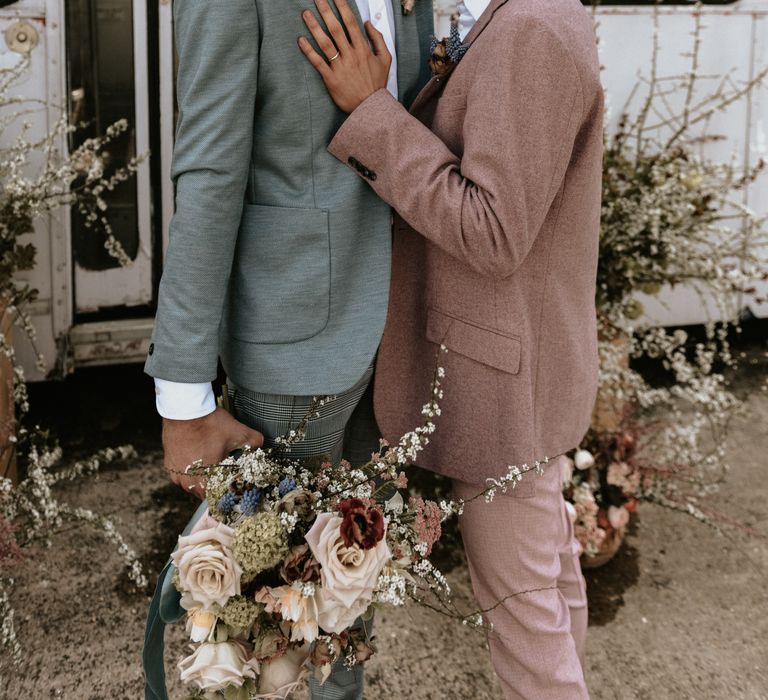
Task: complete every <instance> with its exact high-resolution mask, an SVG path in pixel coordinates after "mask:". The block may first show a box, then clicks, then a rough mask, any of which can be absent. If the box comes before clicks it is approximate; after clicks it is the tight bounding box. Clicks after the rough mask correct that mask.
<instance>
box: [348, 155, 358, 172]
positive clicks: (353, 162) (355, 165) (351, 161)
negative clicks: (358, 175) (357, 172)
mask: <svg viewBox="0 0 768 700" xmlns="http://www.w3.org/2000/svg"><path fill="white" fill-rule="evenodd" d="M347 163H349V164H350V165H351V166H352V167H353V168H358V169H359V167H360V164H359V163H358V162H357V159H356V158H353V157H352V156H350V157H349V158H348V159H347Z"/></svg>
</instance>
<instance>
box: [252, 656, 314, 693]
mask: <svg viewBox="0 0 768 700" xmlns="http://www.w3.org/2000/svg"><path fill="white" fill-rule="evenodd" d="M309 648H310V645H309V644H304V645H303V646H301V647H299V648H298V649H289V650H288V651H287V652H285V654H283V655H282V656H280V657H279V658H277V659H275V660H274V661H268V662H266V663H263V664H262V665H261V672H260V674H259V691H258V692H259V694H258V695H257V696H256V697H257V698H262V699H263V700H266V699H267V698H275V699H278V698H287V697H288V696H289V695H290V694H291V693H292V692H293V691H294V690H296V689H297V688H298V687H299V685H301V682H302V681H303V680H304V677H305V676H306V675H307V673H308V669H307V668H306V666H305V663H306V661H307V659H308V658H309Z"/></svg>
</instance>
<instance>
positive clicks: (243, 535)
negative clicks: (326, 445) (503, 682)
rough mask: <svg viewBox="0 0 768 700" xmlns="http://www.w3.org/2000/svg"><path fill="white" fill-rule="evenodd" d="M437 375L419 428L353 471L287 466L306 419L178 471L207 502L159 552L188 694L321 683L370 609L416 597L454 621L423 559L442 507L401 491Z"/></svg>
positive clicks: (363, 644) (352, 657)
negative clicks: (180, 621) (166, 558)
mask: <svg viewBox="0 0 768 700" xmlns="http://www.w3.org/2000/svg"><path fill="white" fill-rule="evenodd" d="M443 374H444V373H443V370H442V369H440V368H438V370H437V371H436V374H435V378H434V381H433V384H432V397H431V401H430V402H429V403H428V404H427V405H425V406H424V408H423V415H424V419H425V420H424V424H423V425H422V426H420V427H419V428H417V429H416V430H414V431H413V432H412V433H409V434H407V435H405V436H404V437H403V438H402V439H401V441H400V443H399V444H398V445H396V446H388V445H387V444H386V443H382V448H381V451H380V452H379V453H377V454H374V455H372V458H371V460H370V461H369V462H368V463H367V464H365V465H363V466H361V467H353V466H352V465H350V464H349V463H347V462H344V461H342V462H341V464H339V465H333V464H331V463H329V462H322V461H320V460H315V461H311V460H308V461H301V462H299V461H294V460H291V459H290V458H289V455H290V446H291V444H293V443H294V442H296V441H298V440H300V439H301V438H302V437H303V431H304V429H305V427H306V423H307V421H308V420H309V418H310V417H311V414H310V415H308V416H307V418H306V419H305V420H304V421H303V422H302V425H300V426H298V428H297V429H296V430H295V431H292V433H291V434H290V435H288V436H286V437H285V438H282V439H281V440H279V441H278V445H277V447H276V448H275V449H273V450H267V451H264V450H261V449H256V450H252V449H246V450H244V451H243V452H242V453H241V454H239V455H237V456H232V457H229V458H227V459H226V460H224V461H223V462H222V463H220V464H217V465H213V466H203V465H201V464H195V465H192V466H191V467H190V468H188V470H187V471H188V473H192V474H196V475H199V476H204V477H205V479H206V480H207V487H206V497H207V506H208V507H207V510H206V511H205V513H204V514H203V516H202V518H201V519H200V520H199V521H198V522H197V523H196V524H195V526H194V527H193V529H192V531H191V532H190V534H188V535H186V536H182V537H180V538H179V545H178V548H177V550H176V551H175V552H174V554H173V556H172V559H173V563H174V566H175V572H174V574H173V582H174V585H175V586H176V588H177V589H178V591H179V593H180V594H181V606H182V607H183V608H184V610H185V611H186V624H187V632H188V634H189V637H190V640H191V642H192V653H191V654H190V655H189V656H188V657H187V658H185V659H183V660H182V661H181V662H180V663H179V669H180V671H181V678H182V680H183V681H184V682H185V683H186V684H188V685H189V686H190V687H191V689H192V691H193V695H192V697H194V698H221V697H224V698H228V699H237V700H240V699H242V700H249V699H250V698H278V697H286V696H287V695H289V694H290V693H291V692H292V690H294V689H295V688H296V687H297V685H298V684H299V683H300V682H301V681H302V680H303V678H304V676H305V675H306V673H308V672H309V664H311V665H312V666H314V668H315V673H317V674H318V675H319V677H320V678H321V679H325V678H327V677H328V675H329V674H330V671H331V666H332V664H333V663H335V662H336V661H337V660H339V659H342V660H343V661H344V663H346V664H348V665H350V666H352V665H354V664H359V663H364V662H365V661H366V660H367V659H368V658H370V657H371V655H372V654H373V653H374V652H375V647H374V644H373V642H372V640H371V639H370V638H369V637H368V636H367V635H366V632H365V630H364V629H363V628H361V627H359V626H356V622H357V621H358V620H359V619H360V618H363V619H365V618H367V617H369V616H370V615H372V614H373V609H374V608H375V607H376V606H381V605H403V604H404V603H405V601H406V599H407V598H409V597H412V598H416V599H418V598H419V596H420V595H421V594H423V593H424V592H425V591H429V592H431V593H432V594H433V595H434V596H435V597H436V598H437V600H438V601H440V603H441V604H442V605H443V606H444V607H445V608H446V610H448V611H449V614H451V615H452V616H456V612H455V609H453V608H451V606H450V591H449V589H448V585H447V583H446V581H445V579H444V578H443V576H442V574H440V572H439V571H437V569H435V567H434V566H433V565H432V564H431V563H430V561H429V559H428V557H429V555H430V553H431V550H432V547H433V545H434V543H435V542H436V541H437V540H438V539H439V538H440V534H441V523H442V521H443V520H444V518H446V517H448V516H450V515H452V514H453V513H454V512H455V510H456V506H455V504H453V503H446V502H443V503H441V504H437V503H434V502H431V501H425V500H423V499H421V498H416V497H413V498H409V497H408V496H407V494H405V495H404V493H403V491H404V489H406V488H407V478H406V476H405V473H404V472H403V471H402V469H403V467H404V466H406V465H407V464H409V463H412V462H413V460H414V459H415V457H416V455H417V454H418V452H419V451H421V450H422V449H423V448H424V447H425V446H426V445H427V443H428V442H429V436H430V435H431V434H432V433H433V432H434V430H435V425H434V422H433V419H434V418H435V417H436V416H438V415H439V413H440V409H439V406H438V400H439V399H440V398H441V396H442V393H441V390H440V380H441V378H442V376H443ZM324 400H325V399H324ZM316 408H317V406H315V408H314V409H313V411H314V410H316ZM474 621H475V622H476V623H479V616H477V619H476V620H474Z"/></svg>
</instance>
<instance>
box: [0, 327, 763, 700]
mask: <svg viewBox="0 0 768 700" xmlns="http://www.w3.org/2000/svg"><path fill="white" fill-rule="evenodd" d="M745 349H746V350H747V352H748V359H747V361H746V362H745V363H744V366H743V368H742V369H741V371H740V373H739V375H738V377H737V378H736V386H737V388H738V390H739V392H740V394H741V395H743V396H744V397H745V398H746V400H747V404H746V409H747V410H746V413H745V415H744V416H743V417H741V418H739V419H738V421H737V422H736V423H735V425H734V426H733V429H732V431H731V434H730V440H729V453H730V459H731V462H732V464H733V465H734V469H733V472H732V474H731V476H730V478H729V480H728V482H727V484H726V485H725V486H724V488H723V489H722V490H721V491H720V492H719V493H718V494H716V495H715V496H713V497H712V501H711V504H710V505H711V506H712V507H713V508H716V509H718V510H720V511H722V512H724V513H726V514H728V516H730V517H732V518H734V519H736V520H738V521H739V522H740V523H741V524H742V525H743V526H745V527H748V528H751V529H752V530H753V531H754V534H751V535H750V534H746V533H745V532H743V531H742V530H740V529H737V528H729V529H728V530H727V531H726V533H725V534H724V535H718V534H717V533H715V532H714V531H713V530H711V529H710V528H708V527H707V526H705V525H702V524H700V523H697V522H695V521H693V520H692V519H690V518H688V517H686V516H683V515H680V514H676V513H671V512H669V511H665V510H661V509H659V508H655V507H653V506H648V505H644V506H642V507H641V508H640V509H639V514H638V517H637V518H636V519H635V521H634V525H633V528H632V531H631V532H630V534H629V536H628V538H627V541H626V543H625V545H624V547H623V548H622V550H621V551H620V553H619V555H618V556H617V557H616V559H615V560H614V561H613V562H611V563H610V564H608V565H607V566H606V567H604V568H602V569H600V570H598V571H595V572H588V577H587V578H588V585H589V595H590V635H589V652H588V668H587V677H588V683H589V686H590V690H591V695H592V697H593V698H595V699H605V700H608V699H611V700H614V699H617V700H622V699H627V700H630V699H633V698H639V699H646V698H648V699H650V698H653V699H654V700H666V699H669V700H672V699H674V700H679V699H681V698H696V699H697V700H700V699H710V698H712V699H715V698H717V699H723V700H726V699H727V700H734V699H745V700H746V699H750V700H758V699H768V661H766V660H767V659H768V598H767V597H766V589H765V584H764V581H765V578H766V576H765V574H766V572H768V515H767V510H766V505H765V504H766V500H767V499H768V486H766V481H765V480H764V479H765V474H766V449H767V448H768V438H766V426H768V395H766V393H762V394H761V393H759V392H757V391H755V389H756V387H758V386H759V385H761V384H763V383H764V382H765V381H766V378H767V377H768V360H767V359H766V353H765V350H766V347H765V343H764V340H763V341H762V343H756V344H753V345H751V346H749V347H748V348H745ZM32 400H33V405H36V406H37V409H36V411H37V415H36V418H38V419H39V420H40V421H41V423H44V424H49V425H53V426H54V427H55V429H56V430H57V432H58V433H59V434H60V435H61V436H62V442H63V444H64V446H65V448H66V450H67V453H68V454H70V455H73V456H76V455H81V454H86V453H90V452H91V451H93V450H95V449H98V448H99V447H102V446H106V445H115V444H120V443H122V442H126V441H131V442H133V443H134V444H135V445H136V446H137V447H138V448H139V449H140V451H141V454H142V456H141V457H140V458H139V459H137V460H135V461H133V462H132V463H130V464H125V465H120V466H116V467H110V468H108V469H107V470H106V471H104V472H103V473H102V474H101V475H100V476H99V477H98V478H97V479H95V480H92V481H89V482H87V483H83V484H77V485H71V486H69V487H67V488H66V489H64V490H63V497H64V500H66V501H69V502H71V503H76V504H78V505H83V506H91V507H94V508H98V509H99V510H100V511H101V512H105V513H109V514H111V515H112V516H113V517H114V518H115V519H116V520H117V521H118V522H119V524H120V526H121V527H122V529H123V531H124V532H125V533H126V534H127V535H128V537H129V539H130V541H131V543H132V544H133V545H134V546H135V547H136V548H137V550H138V551H139V552H141V555H142V558H143V560H144V562H145V564H146V566H147V569H148V571H149V573H150V575H151V576H153V575H154V576H156V574H157V572H158V571H159V569H160V567H161V566H162V564H163V561H164V559H165V557H166V556H167V553H168V551H170V549H171V547H172V545H173V542H174V540H175V537H176V535H177V534H178V532H179V531H180V529H181V527H182V526H183V524H184V522H185V521H186V519H187V517H188V515H189V513H190V512H191V510H192V509H193V507H194V502H193V501H192V500H191V499H190V497H188V496H187V495H186V494H183V493H180V492H179V491H177V490H176V489H174V488H173V487H171V486H169V485H168V484H167V482H166V480H165V476H164V475H163V473H162V470H161V468H160V464H161V459H160V452H159V449H158V444H157V436H158V431H159V425H158V421H157V418H156V416H155V415H154V409H153V405H152V390H151V384H150V383H149V381H148V379H147V378H145V377H144V376H143V375H142V374H141V371H140V368H136V367H128V368H120V369H99V370H89V371H83V372H81V373H79V374H78V375H76V376H75V377H72V378H70V379H68V380H67V381H66V382H63V383H61V384H55V385H47V386H39V387H34V390H33V396H32ZM442 560H443V562H442V563H443V564H444V567H445V568H447V569H450V573H449V578H450V580H451V582H452V584H453V587H454V590H455V592H456V595H457V598H458V599H459V601H460V602H462V603H464V604H465V606H466V607H467V608H469V607H471V606H472V603H471V597H470V588H469V581H468V576H467V571H466V567H465V566H464V563H463V561H462V558H461V554H460V553H459V552H457V551H456V550H455V549H454V550H453V551H448V552H443V554H442ZM17 583H18V585H17V587H16V590H15V593H14V595H13V602H14V604H15V606H16V608H17V610H18V618H19V619H18V627H19V635H20V639H21V642H22V644H23V645H24V649H25V662H24V664H23V666H22V667H21V668H16V669H14V668H8V666H7V665H6V664H5V663H4V662H3V661H0V698H2V699H3V700H5V699H7V700H11V699H13V700H20V699H21V698H35V699H43V698H73V699H74V698H77V699H78V700H105V699H107V698H109V699H110V700H121V699H125V700H134V699H138V698H140V697H143V695H142V677H141V669H140V664H139V657H140V652H141V644H142V633H143V626H144V616H145V610H146V606H147V604H148V597H147V595H146V593H137V592H135V591H132V590H131V587H130V584H129V583H128V581H127V579H126V577H125V576H124V574H122V573H121V571H120V568H119V560H118V559H117V557H116V556H114V555H113V554H112V553H111V551H110V548H109V546H107V545H105V544H104V543H103V541H102V540H101V539H100V538H99V537H98V535H96V534H94V533H93V532H91V531H90V530H89V529H87V528H81V527H73V528H70V529H68V530H66V531H65V532H62V533H61V534H59V535H57V536H56V537H55V538H54V542H53V546H52V547H51V548H50V549H40V550H34V551H32V552H30V554H29V558H28V560H27V562H26V563H25V564H24V565H23V566H22V567H21V568H20V570H19V571H18V576H17ZM377 633H378V639H379V647H380V653H379V654H378V655H377V656H376V657H374V659H373V660H372V661H371V662H370V663H369V666H368V671H367V678H368V689H367V692H366V698H369V699H370V700H383V699H385V698H386V699H387V700H391V699H393V698H406V697H408V696H409V695H415V696H417V697H419V698H424V699H425V700H431V699H435V700H437V699H442V698H449V699H452V698H457V699H458V698H473V699H475V698H476V699H477V700H482V699H491V698H500V697H501V694H500V691H499V688H498V685H497V684H496V681H495V678H494V676H493V672H492V669H491V666H490V663H489V661H488V657H487V647H486V644H485V641H484V639H483V638H482V636H480V635H479V634H478V633H477V632H474V631H471V630H468V629H466V628H462V627H461V626H459V625H456V624H454V623H452V622H446V621H444V620H443V619H441V618H440V617H439V616H437V615H435V614H433V613H430V612H429V611H426V610H423V609H419V608H413V607H409V608H407V609H403V610H397V611H392V612H387V613H386V614H382V615H379V617H378V621H377ZM167 648H168V654H167V662H168V664H169V676H170V677H171V680H173V679H174V677H175V671H174V670H173V668H172V666H171V664H173V662H174V661H175V660H176V659H177V658H178V656H179V655H180V654H181V653H182V651H183V649H184V639H183V635H182V634H181V629H179V628H174V629H172V630H170V632H169V634H168V645H167ZM181 697H183V695H182V692H181V690H180V688H179V686H178V685H173V684H172V685H171V698H173V699H174V700H175V699H176V698H181ZM302 697H304V696H302Z"/></svg>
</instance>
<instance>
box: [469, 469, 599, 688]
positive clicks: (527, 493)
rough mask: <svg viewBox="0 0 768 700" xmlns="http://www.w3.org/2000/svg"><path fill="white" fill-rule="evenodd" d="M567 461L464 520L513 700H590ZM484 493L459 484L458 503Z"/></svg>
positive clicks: (472, 509)
mask: <svg viewBox="0 0 768 700" xmlns="http://www.w3.org/2000/svg"><path fill="white" fill-rule="evenodd" d="M564 459H565V458H564V457H560V458H558V459H555V460H550V461H549V464H548V465H547V466H546V467H545V469H544V474H543V475H538V474H536V473H535V472H528V473H526V474H525V475H524V476H523V480H522V481H521V482H520V483H519V484H518V485H517V487H516V488H515V489H514V490H510V491H509V492H508V493H507V494H501V493H497V495H496V497H495V498H494V500H493V501H492V502H491V503H486V502H485V501H484V499H479V500H477V501H475V502H473V503H471V504H468V505H467V506H466V508H465V510H464V514H463V515H462V516H461V517H460V519H459V526H460V528H461V534H462V537H463V539H464V548H465V551H466V554H467V560H468V562H469V572H470V575H471V577H472V587H473V590H474V593H475V597H476V599H477V602H478V603H479V605H480V608H481V609H488V608H492V607H494V606H495V607H494V609H493V610H492V611H491V612H488V613H487V614H486V615H485V618H486V620H487V621H488V622H490V623H491V624H492V625H493V631H492V632H491V633H490V634H489V644H490V649H491V660H492V662H493V666H494V668H495V670H496V673H497V675H498V677H499V679H500V681H501V686H502V688H503V690H504V697H505V698H506V699H507V700H582V699H583V698H589V694H588V692H587V687H586V684H585V682H584V673H583V670H582V664H583V661H584V647H585V642H586V633H587V598H586V588H585V584H584V577H583V576H582V574H581V567H580V565H579V557H578V545H576V543H575V540H574V536H573V526H572V525H571V521H570V518H569V517H568V514H567V511H566V509H565V502H564V500H563V496H562V493H561V481H562V477H561V474H562V468H563V460H564ZM481 488H482V487H478V486H477V485H471V484H465V483H463V482H458V481H454V493H455V496H456V497H457V498H463V499H465V500H468V499H470V498H472V497H473V496H474V495H476V494H477V493H478V492H479V490H480V489H481ZM500 601H503V602H501V603H500ZM499 603H500V604H499Z"/></svg>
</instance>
